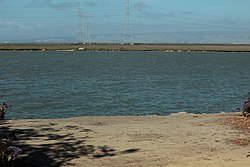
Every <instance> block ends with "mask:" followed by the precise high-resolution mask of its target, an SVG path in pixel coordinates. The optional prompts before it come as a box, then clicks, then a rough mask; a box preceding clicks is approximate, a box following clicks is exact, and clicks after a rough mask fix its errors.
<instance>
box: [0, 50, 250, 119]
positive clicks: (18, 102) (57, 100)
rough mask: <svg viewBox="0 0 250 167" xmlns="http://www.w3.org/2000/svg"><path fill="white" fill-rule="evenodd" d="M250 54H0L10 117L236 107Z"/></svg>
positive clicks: (1, 97)
mask: <svg viewBox="0 0 250 167" xmlns="http://www.w3.org/2000/svg"><path fill="white" fill-rule="evenodd" d="M249 64H250V53H213V52H205V53H204V52H189V53H187V52H185V53H184V52H181V53H177V52H174V53H165V52H0V66H1V71H0V101H7V102H9V103H10V104H12V105H13V106H12V108H10V109H9V110H8V113H7V115H6V116H7V118H8V119H17V118H18V119H20V118H62V117H72V116H90V115H97V116H107V115H112V116H116V115H121V116H125V115H150V114H157V115H168V114H170V113H176V112H192V113H217V112H230V111H233V110H235V108H236V107H239V106H240V107H241V106H242V104H243V102H244V100H245V99H246V96H247V92H248V91H250V86H249V85H250V84H249V83H250V75H249V71H250V66H249Z"/></svg>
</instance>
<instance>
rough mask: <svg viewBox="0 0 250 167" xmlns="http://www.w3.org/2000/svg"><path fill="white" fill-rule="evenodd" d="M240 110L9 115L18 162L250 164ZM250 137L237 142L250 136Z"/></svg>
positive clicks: (143, 166) (147, 166)
mask: <svg viewBox="0 0 250 167" xmlns="http://www.w3.org/2000/svg"><path fill="white" fill-rule="evenodd" d="M232 118H237V119H240V120H245V119H246V118H242V117H238V116H237V114H236V113H235V114H210V115H207V114H202V115H196V114H186V113H183V114H174V115H170V116H142V117H140V116H138V117H135V116H133V117H77V118H69V119H46V120H45V119H44V120H8V121H6V122H4V124H3V123H2V124H1V125H0V127H1V133H2V134H4V133H5V134H6V132H7V131H8V132H10V131H15V133H16V137H17V141H16V142H15V144H16V145H18V146H19V147H20V148H21V149H22V150H23V154H22V156H20V157H19V158H18V159H17V160H16V162H15V165H16V166H18V165H19V166H77V167H78V166H79V167H82V166H83V167H96V166H97V167H101V166H103V167H124V166H133V167H157V166H162V167H164V166H176V167H181V166H190V167H203V166H204V167H205V166H209V167H211V166H216V167H223V166H225V167H235V166H239V167H249V165H250V147H249V146H250V136H249V134H250V133H249V132H250V131H249V130H248V128H249V127H245V128H246V129H244V128H242V127H237V128H235V127H233V126H232V125H233V124H232V125H230V122H232V121H231V120H232ZM248 140H249V142H242V143H241V142H237V141H248Z"/></svg>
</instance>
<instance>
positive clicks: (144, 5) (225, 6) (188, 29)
mask: <svg viewBox="0 0 250 167" xmlns="http://www.w3.org/2000/svg"><path fill="white" fill-rule="evenodd" d="M249 6H250V1H249V0H130V13H131V16H130V19H131V25H132V32H133V39H134V41H135V42H173V43H175V42H178V43H182V42H184V43H188V42H190V43H192V42H194V43H197V42H201V43H250V35H249V34H250V11H249ZM79 7H80V8H81V10H82V11H83V12H84V13H85V15H87V17H86V18H87V19H88V23H89V31H90V35H91V39H92V42H120V41H121V40H122V36H123V35H122V34H123V26H124V20H125V0H0V42H26V41H28V42H30V41H31V42H32V41H45V42H46V41H50V42H53V41H54V42H61V41H65V42H72V41H74V39H75V34H76V29H77V22H78V20H79V17H78V10H79Z"/></svg>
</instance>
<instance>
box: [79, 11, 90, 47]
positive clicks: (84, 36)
mask: <svg viewBox="0 0 250 167" xmlns="http://www.w3.org/2000/svg"><path fill="white" fill-rule="evenodd" d="M78 17H79V21H78V24H77V31H76V43H81V44H90V43H91V40H90V33H89V25H88V20H87V15H86V14H84V13H83V12H82V11H81V9H80V8H79V15H78Z"/></svg>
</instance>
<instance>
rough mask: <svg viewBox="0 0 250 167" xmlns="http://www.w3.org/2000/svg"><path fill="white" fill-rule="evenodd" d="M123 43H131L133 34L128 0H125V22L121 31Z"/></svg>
mask: <svg viewBox="0 0 250 167" xmlns="http://www.w3.org/2000/svg"><path fill="white" fill-rule="evenodd" d="M122 43H123V44H126V43H127V44H131V45H133V44H134V42H133V36H132V28H131V23H130V5H129V0H126V16H125V24H124V31H123V41H122Z"/></svg>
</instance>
